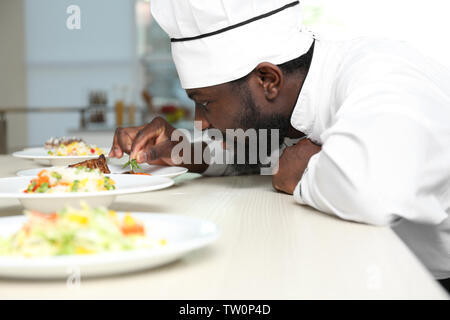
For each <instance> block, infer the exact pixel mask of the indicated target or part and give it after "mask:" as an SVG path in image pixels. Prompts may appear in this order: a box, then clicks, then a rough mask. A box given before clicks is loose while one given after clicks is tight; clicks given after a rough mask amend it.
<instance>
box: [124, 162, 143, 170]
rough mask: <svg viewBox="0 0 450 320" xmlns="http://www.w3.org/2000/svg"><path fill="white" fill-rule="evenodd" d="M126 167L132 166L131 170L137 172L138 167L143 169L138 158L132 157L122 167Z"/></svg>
mask: <svg viewBox="0 0 450 320" xmlns="http://www.w3.org/2000/svg"><path fill="white" fill-rule="evenodd" d="M126 167H130V171H131V172H136V171H137V170H138V169H142V168H141V166H140V165H139V164H138V163H137V161H136V159H130V160H129V161H128V162H127V163H125V164H124V165H123V167H122V169H124V168H126Z"/></svg>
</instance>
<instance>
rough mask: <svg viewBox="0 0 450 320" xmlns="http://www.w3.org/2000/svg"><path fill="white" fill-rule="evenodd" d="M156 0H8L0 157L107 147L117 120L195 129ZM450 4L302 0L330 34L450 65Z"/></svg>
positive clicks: (1, 19)
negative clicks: (69, 146) (388, 41)
mask: <svg viewBox="0 0 450 320" xmlns="http://www.w3.org/2000/svg"><path fill="white" fill-rule="evenodd" d="M149 1H151V0H0V41H1V42H0V153H6V152H11V151H15V150H18V149H22V148H24V147H32V146H42V145H43V144H44V142H45V141H46V140H47V139H48V138H50V137H52V136H53V137H56V136H78V137H81V138H84V139H85V140H86V141H87V142H88V143H93V144H98V145H101V146H108V145H110V143H111V141H112V136H113V132H114V129H115V128H116V127H117V126H129V125H140V124H142V123H146V122H148V121H151V119H152V118H153V117H155V116H156V115H163V116H164V117H166V118H167V119H168V120H169V121H170V122H172V123H173V124H174V125H175V126H176V127H181V128H188V129H189V128H192V126H193V123H192V119H193V115H194V114H193V111H194V106H193V103H192V102H191V101H190V100H189V99H188V98H187V96H186V94H185V92H184V90H183V89H182V88H181V87H180V84H179V81H178V79H177V74H176V70H175V67H174V65H173V62H172V59H171V56H170V42H169V39H168V37H167V36H166V35H165V34H164V32H163V31H162V30H161V29H160V28H159V27H158V25H157V24H156V23H155V22H154V21H153V19H152V18H151V16H150V10H149ZM205 1H206V0H205ZM447 3H448V2H447V1H445V0H427V1H416V0H409V1H407V0H339V1H338V0H302V1H301V4H302V5H303V8H304V10H303V18H304V22H305V24H306V25H307V26H308V28H309V29H311V30H312V31H314V32H315V33H317V34H319V35H321V36H322V37H330V38H336V37H339V38H341V37H348V36H350V35H378V36H384V37H389V38H394V39H400V40H404V41H407V42H409V43H410V44H411V45H412V46H414V47H416V48H417V49H418V50H420V51H422V52H423V53H424V54H425V55H427V56H430V57H433V58H434V59H436V60H438V61H440V62H441V63H442V64H443V65H444V66H447V67H450V45H449V40H448V38H449V36H448V35H447V32H448V30H450V19H448V17H447V15H448V13H449V11H448V10H447V9H448V8H449V5H448V4H447ZM72 5H76V6H78V7H79V8H80V21H79V22H80V25H79V26H80V28H79V29H77V28H75V29H71V28H69V27H68V26H67V21H68V19H70V17H71V16H72V14H73V13H74V11H69V12H68V8H69V7H70V6H72ZM72 22H73V21H72Z"/></svg>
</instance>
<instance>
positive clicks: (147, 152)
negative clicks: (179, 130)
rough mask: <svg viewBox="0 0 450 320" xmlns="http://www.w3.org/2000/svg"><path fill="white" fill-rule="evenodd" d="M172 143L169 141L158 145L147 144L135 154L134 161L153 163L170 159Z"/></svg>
mask: <svg viewBox="0 0 450 320" xmlns="http://www.w3.org/2000/svg"><path fill="white" fill-rule="evenodd" d="M172 148H173V143H172V141H170V140H166V141H163V142H161V143H158V144H155V145H153V144H148V145H146V146H145V147H144V148H143V149H142V150H140V151H139V152H138V153H137V154H136V161H137V162H138V163H142V162H155V161H156V160H160V159H170V157H171V154H172Z"/></svg>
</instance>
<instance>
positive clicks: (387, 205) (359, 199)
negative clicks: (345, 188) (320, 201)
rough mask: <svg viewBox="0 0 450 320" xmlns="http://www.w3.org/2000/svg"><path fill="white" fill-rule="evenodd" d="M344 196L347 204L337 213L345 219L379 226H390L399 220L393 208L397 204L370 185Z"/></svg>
mask: <svg viewBox="0 0 450 320" xmlns="http://www.w3.org/2000/svg"><path fill="white" fill-rule="evenodd" d="M342 197H343V199H345V200H346V201H345V202H346V204H342V205H341V206H340V208H338V210H337V211H336V213H337V214H338V215H340V216H341V217H342V218H343V219H347V220H353V221H358V222H362V223H367V224H371V225H377V226H389V225H391V224H393V223H394V222H395V221H397V220H398V215H397V214H396V213H395V212H394V211H393V210H392V209H391V208H392V207H394V206H395V204H393V203H392V202H391V201H390V200H389V199H383V197H380V196H379V194H378V193H377V190H376V188H373V187H372V186H370V185H366V186H364V187H360V188H359V189H358V190H357V191H356V192H349V193H347V194H344V195H343V196H342Z"/></svg>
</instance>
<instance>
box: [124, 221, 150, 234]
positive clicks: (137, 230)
mask: <svg viewBox="0 0 450 320" xmlns="http://www.w3.org/2000/svg"><path fill="white" fill-rule="evenodd" d="M121 230H122V233H123V234H124V235H125V236H130V235H133V234H136V235H142V236H143V235H145V229H144V226H143V225H141V224H133V225H131V226H125V225H123V226H122V227H121Z"/></svg>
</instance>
